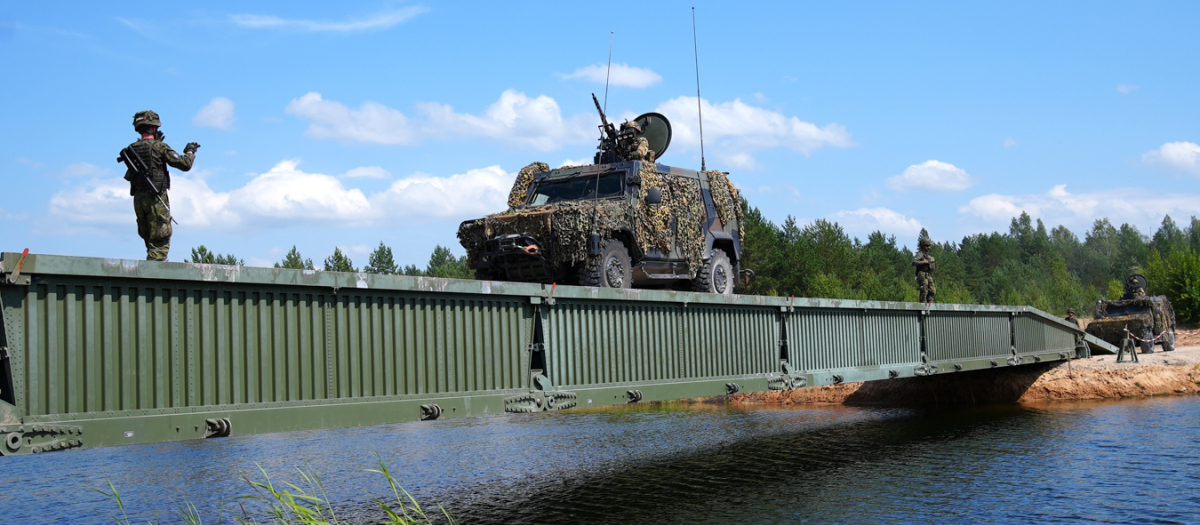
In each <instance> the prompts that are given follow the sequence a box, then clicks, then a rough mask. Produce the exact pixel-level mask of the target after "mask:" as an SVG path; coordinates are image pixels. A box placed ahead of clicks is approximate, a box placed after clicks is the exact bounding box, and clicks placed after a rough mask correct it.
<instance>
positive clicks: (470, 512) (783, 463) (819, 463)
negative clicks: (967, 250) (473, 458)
mask: <svg viewBox="0 0 1200 525" xmlns="http://www.w3.org/2000/svg"><path fill="white" fill-rule="evenodd" d="M820 410H824V411H828V410H835V409H830V408H825V409H820ZM846 410H854V409H846ZM876 411H881V410H880V409H876ZM754 412H770V411H769V410H766V411H764V410H756V411H754ZM805 412H811V413H813V415H816V414H818V413H819V412H817V411H806V410H804V409H800V410H796V409H791V410H787V411H783V410H781V411H778V413H779V414H780V415H784V414H786V415H788V416H796V415H803V414H804V413H805ZM881 412H883V413H878V414H874V415H876V416H882V419H872V420H859V421H853V422H850V423H848V424H844V425H839V424H836V423H833V424H831V425H830V426H827V427H824V428H815V429H804V430H801V431H799V432H795V431H793V432H789V431H787V430H781V431H780V433H778V434H776V435H765V436H764V435H760V434H757V433H756V434H755V435H752V436H751V437H748V438H747V439H743V440H736V441H731V442H726V443H723V444H721V445H719V446H715V447H710V448H705V449H702V450H699V451H694V452H687V453H679V454H675V455H671V456H668V457H659V458H653V459H649V460H645V461H639V462H637V463H636V464H632V465H624V466H621V467H618V468H610V469H605V470H601V471H586V470H577V471H574V472H572V473H571V475H569V476H565V477H561V478H556V479H537V477H536V476H531V479H529V480H528V482H529V483H528V484H525V485H522V486H513V487H511V488H509V489H506V490H504V496H503V497H502V498H500V499H499V500H497V499H492V498H485V499H483V500H481V501H471V500H469V499H465V500H459V501H453V502H448V503H450V504H451V505H452V506H453V507H454V508H455V509H456V512H457V513H458V515H459V516H461V517H462V518H463V521H464V522H470V523H595V522H601V521H603V522H614V523H667V522H677V523H684V522H687V523H697V522H706V521H709V520H713V521H714V522H731V520H732V522H737V521H740V520H739V519H738V518H739V516H746V514H742V513H743V512H744V511H745V510H746V507H747V506H748V505H750V506H753V505H752V502H753V500H755V499H757V498H761V497H763V496H764V495H768V494H770V495H771V496H769V499H777V498H779V497H781V496H783V497H785V498H786V499H787V500H790V501H793V502H794V503H795V506H789V507H790V509H789V510H788V513H794V514H796V515H797V516H803V515H804V514H805V513H806V506H809V505H813V506H818V507H819V506H827V505H836V504H838V500H837V499H834V500H833V501H829V500H824V499H819V498H814V497H815V496H817V495H820V494H826V493H827V489H830V488H831V487H837V486H838V485H840V484H841V483H842V481H844V479H845V478H846V477H847V476H856V475H859V474H858V473H859V471H862V470H864V469H874V468H877V465H879V464H881V463H892V462H896V461H897V460H899V461H900V462H901V463H904V462H905V458H911V459H914V460H916V459H919V457H920V456H921V451H923V450H926V451H927V450H930V449H937V448H939V447H942V446H943V444H944V443H946V442H952V441H954V440H956V439H961V438H962V437H963V436H964V435H969V434H971V433H976V432H981V431H985V432H986V428H987V427H988V426H989V425H995V424H997V423H999V422H1004V423H1005V424H1010V425H1011V424H1013V420H1014V419H1018V420H1022V421H1023V422H1022V423H1021V424H1022V425H1032V426H1037V425H1038V421H1039V420H1038V418H1037V417H1036V415H1035V414H1033V413H1031V412H1030V411H1029V410H1027V409H1024V408H1022V407H1018V406H1005V407H989V408H987V409H976V410H951V411H946V410H941V411H935V410H887V411H881ZM788 419H790V418H788ZM760 430H762V429H760ZM1030 430H1031V432H1028V433H1021V434H1019V435H1017V436H1015V437H1017V441H1016V442H1010V443H1008V445H1009V446H1017V447H1020V446H1024V445H1025V443H1024V441H1025V440H1028V439H1034V438H1033V437H1032V436H1037V435H1039V432H1038V431H1036V430H1035V429H1030ZM713 431H719V430H718V429H713ZM632 439H633V440H636V439H637V438H636V436H632ZM545 452H546V453H547V454H558V455H562V454H570V450H554V449H552V448H548V449H547V450H546V451H545ZM494 490H496V489H495V487H491V488H487V489H483V490H481V491H480V492H481V493H482V492H492V491H494ZM750 515H753V513H752V514H750ZM750 521H759V520H758V519H751V520H750Z"/></svg>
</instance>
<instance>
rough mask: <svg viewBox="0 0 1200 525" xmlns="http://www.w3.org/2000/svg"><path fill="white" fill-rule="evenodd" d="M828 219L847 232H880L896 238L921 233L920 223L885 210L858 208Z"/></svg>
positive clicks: (836, 214)
mask: <svg viewBox="0 0 1200 525" xmlns="http://www.w3.org/2000/svg"><path fill="white" fill-rule="evenodd" d="M829 218H830V219H832V220H834V221H837V223H838V224H840V225H842V228H844V229H845V230H846V231H847V232H850V233H857V234H863V235H865V234H868V233H871V232H874V231H882V232H884V233H890V234H892V235H896V236H904V235H913V234H917V233H920V232H921V222H920V221H918V220H917V219H914V218H911V217H905V216H904V214H902V213H898V212H895V211H892V210H889V209H887V208H859V209H857V210H854V211H839V212H837V213H835V214H833V215H832V216H830V217H829Z"/></svg>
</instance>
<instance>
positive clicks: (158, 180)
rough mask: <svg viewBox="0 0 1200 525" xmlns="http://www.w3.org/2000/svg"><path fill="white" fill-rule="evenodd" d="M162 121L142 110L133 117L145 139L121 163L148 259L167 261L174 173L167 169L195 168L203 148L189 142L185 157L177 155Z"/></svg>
mask: <svg viewBox="0 0 1200 525" xmlns="http://www.w3.org/2000/svg"><path fill="white" fill-rule="evenodd" d="M161 125H162V122H161V121H159V119H158V113H155V112H153V111H139V112H137V113H135V114H134V115H133V129H134V130H136V131H137V132H138V133H139V134H140V135H141V138H140V139H138V141H137V142H134V143H133V144H130V145H129V146H128V147H126V148H125V149H123V150H121V156H120V157H119V158H118V159H117V161H118V162H124V163H125V166H126V168H127V169H126V171H125V180H127V181H129V194H130V195H132V196H133V212H134V213H135V214H136V215H137V225H138V236H140V237H141V238H142V240H144V241H145V242H146V260H148V261H165V260H167V252H168V251H170V249H171V221H173V220H174V219H172V218H171V201H170V200H168V198H167V190H168V189H170V188H171V174H170V173H169V172H168V171H167V166H170V167H172V168H175V169H177V170H180V171H188V170H190V169H192V162H194V161H195V159H196V150H197V149H200V145H199V144H197V143H195V142H189V143H188V145H187V146H185V147H184V148H183V156H180V155H179V154H178V153H175V150H173V149H171V147H170V146H168V145H167V143H166V142H163V134H162V132H161V131H159V130H158V128H159V126H161Z"/></svg>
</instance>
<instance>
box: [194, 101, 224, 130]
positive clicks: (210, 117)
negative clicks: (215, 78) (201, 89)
mask: <svg viewBox="0 0 1200 525" xmlns="http://www.w3.org/2000/svg"><path fill="white" fill-rule="evenodd" d="M192 124H195V125H197V126H202V127H206V128H217V129H231V128H233V101H232V100H229V99H227V98H225V97H216V98H214V99H212V101H211V102H209V103H208V105H207V106H204V107H202V108H200V111H197V112H196V115H195V116H193V117H192Z"/></svg>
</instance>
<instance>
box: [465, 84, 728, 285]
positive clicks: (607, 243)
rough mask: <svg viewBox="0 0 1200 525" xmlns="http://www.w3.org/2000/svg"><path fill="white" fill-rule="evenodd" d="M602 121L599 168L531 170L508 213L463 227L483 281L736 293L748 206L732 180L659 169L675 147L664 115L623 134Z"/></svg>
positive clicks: (522, 176)
mask: <svg viewBox="0 0 1200 525" xmlns="http://www.w3.org/2000/svg"><path fill="white" fill-rule="evenodd" d="M593 97H594V96H593ZM596 106H597V110H600V107H599V103H597V104H596ZM600 117H601V129H602V130H603V137H602V139H601V141H600V147H599V150H600V151H599V152H597V153H596V155H595V158H594V159H593V164H591V165H587V166H564V167H561V168H558V169H550V168H549V166H547V165H546V164H543V163H540V162H535V163H533V164H530V165H529V166H526V167H525V168H524V169H522V170H521V171H520V173H519V174H518V175H517V180H516V182H515V184H514V185H513V189H512V192H511V193H510V194H509V200H508V205H509V209H508V210H507V211H505V212H501V213H496V214H493V215H489V216H487V217H484V218H482V219H474V220H469V221H465V222H463V223H462V224H461V225H460V226H459V231H458V238H459V241H460V242H461V243H462V246H463V248H465V249H466V250H467V256H468V259H469V260H470V262H471V268H472V269H474V270H475V277H476V278H477V279H482V280H509V281H525V282H541V283H564V284H579V285H583V286H598V287H606V288H631V287H634V286H638V287H687V288H690V289H692V290H695V291H701V292H712V293H720V294H732V293H733V288H734V285H735V284H736V281H737V277H738V274H739V264H738V263H739V261H740V260H741V253H742V252H741V250H742V207H741V198H740V195H739V192H738V190H737V188H735V187H734V186H733V184H732V183H730V182H729V178H728V174H727V173H724V172H720V171H703V170H702V171H693V170H688V169H683V168H676V167H671V166H666V165H663V164H658V163H657V162H655V161H656V160H657V159H658V158H660V157H661V156H662V154H663V153H664V152H665V151H666V149H667V146H668V145H670V141H671V125H670V122H669V121H668V120H667V119H666V117H664V116H662V115H660V114H658V113H647V114H644V115H641V116H639V117H637V118H636V119H634V120H633V121H632V122H626V123H625V124H623V125H622V126H621V129H620V131H618V130H617V129H616V128H615V127H614V126H613V125H612V124H609V122H608V119H607V117H606V116H605V115H604V112H603V111H602V110H601V111H600Z"/></svg>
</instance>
